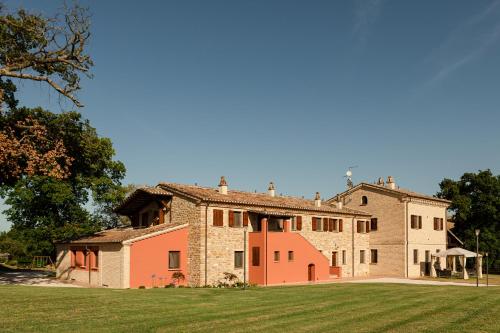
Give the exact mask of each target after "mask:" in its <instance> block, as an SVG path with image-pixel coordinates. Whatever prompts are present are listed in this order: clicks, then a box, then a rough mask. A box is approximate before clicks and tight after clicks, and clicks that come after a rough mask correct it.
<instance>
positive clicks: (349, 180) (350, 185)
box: [344, 165, 358, 190]
mask: <svg viewBox="0 0 500 333" xmlns="http://www.w3.org/2000/svg"><path fill="white" fill-rule="evenodd" d="M357 167H358V166H357V165H353V166H350V167H349V168H348V169H347V171H346V173H345V176H344V177H345V178H347V189H348V190H350V189H351V188H353V187H354V184H353V182H352V169H354V168H357Z"/></svg>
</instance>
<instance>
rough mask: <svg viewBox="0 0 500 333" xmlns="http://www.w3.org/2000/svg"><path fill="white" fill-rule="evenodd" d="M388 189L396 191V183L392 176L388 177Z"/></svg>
mask: <svg viewBox="0 0 500 333" xmlns="http://www.w3.org/2000/svg"><path fill="white" fill-rule="evenodd" d="M387 187H389V188H390V189H391V190H395V189H396V183H395V182H394V178H392V176H389V177H387Z"/></svg>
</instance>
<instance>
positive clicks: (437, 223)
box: [434, 217, 444, 230]
mask: <svg viewBox="0 0 500 333" xmlns="http://www.w3.org/2000/svg"><path fill="white" fill-rule="evenodd" d="M443 229H444V221H443V219H442V218H439V217H435V218H434V230H443Z"/></svg>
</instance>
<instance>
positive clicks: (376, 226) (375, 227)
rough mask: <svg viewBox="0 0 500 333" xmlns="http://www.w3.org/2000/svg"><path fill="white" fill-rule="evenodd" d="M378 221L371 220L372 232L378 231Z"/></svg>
mask: <svg viewBox="0 0 500 333" xmlns="http://www.w3.org/2000/svg"><path fill="white" fill-rule="evenodd" d="M377 224H378V219H377V218H376V217H374V218H372V219H371V220H370V229H371V230H377V229H378V225H377Z"/></svg>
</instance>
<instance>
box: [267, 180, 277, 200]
mask: <svg viewBox="0 0 500 333" xmlns="http://www.w3.org/2000/svg"><path fill="white" fill-rule="evenodd" d="M267 193H269V195H270V196H271V197H274V196H276V188H275V187H274V183H273V182H270V183H269V188H268V189H267Z"/></svg>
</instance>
